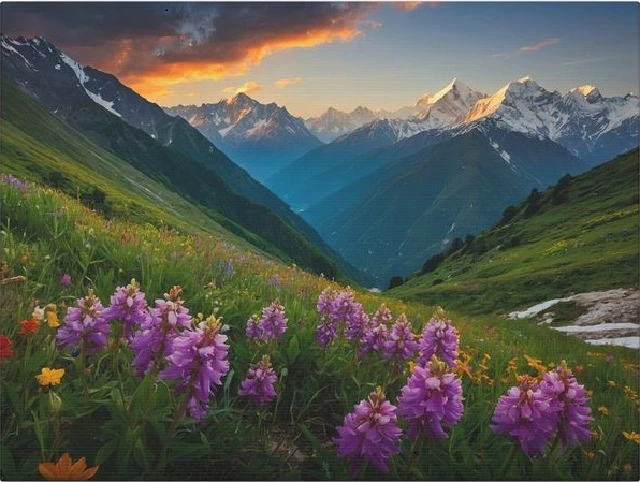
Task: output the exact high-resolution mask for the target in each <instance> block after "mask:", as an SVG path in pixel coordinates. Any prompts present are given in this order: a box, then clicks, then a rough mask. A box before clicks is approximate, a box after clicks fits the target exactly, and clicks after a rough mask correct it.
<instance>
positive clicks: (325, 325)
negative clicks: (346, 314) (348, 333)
mask: <svg viewBox="0 0 640 482" xmlns="http://www.w3.org/2000/svg"><path fill="white" fill-rule="evenodd" d="M337 329H338V322H337V321H336V320H334V319H333V318H328V319H327V318H324V317H323V318H322V320H320V324H319V325H318V326H316V340H318V344H319V345H320V346H322V347H325V346H327V345H328V344H329V343H331V340H333V339H334V338H335V337H336V336H337Z"/></svg>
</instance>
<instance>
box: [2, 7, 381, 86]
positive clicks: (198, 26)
mask: <svg viewBox="0 0 640 482" xmlns="http://www.w3.org/2000/svg"><path fill="white" fill-rule="evenodd" d="M372 8H375V6H374V5H373V4H366V3H236V2H231V3H124V2H122V3H121V2H110V3H75V2H74V3H40V2H38V3H11V2H8V3H7V2H5V3H3V4H2V32H3V33H4V34H8V35H10V36H18V35H23V36H29V37H31V36H36V35H39V36H43V37H45V38H46V39H47V40H49V41H51V42H53V43H54V44H56V45H57V46H58V47H59V48H61V49H62V50H63V51H65V52H67V53H69V54H70V55H71V56H73V57H74V58H76V59H77V60H79V61H81V62H84V63H89V64H92V65H94V66H96V67H98V68H102V69H104V70H108V71H109V72H112V73H114V74H116V75H118V76H124V77H127V76H132V75H143V76H144V75H147V76H151V75H155V76H162V75H164V74H168V73H169V74H175V72H176V71H177V70H179V69H180V68H182V69H183V70H184V72H186V73H187V74H188V72H192V73H193V74H194V76H195V77H198V78H206V77H213V78H215V77H221V76H224V75H225V72H226V73H227V74H229V73H238V72H240V71H242V70H243V69H244V70H245V71H246V70H247V68H248V66H250V65H255V64H257V63H259V62H260V61H261V60H262V58H264V57H265V56H266V55H269V54H271V53H273V52H274V51H277V50H282V49H286V48H294V47H312V46H315V45H319V44H322V43H328V42H332V41H334V40H341V41H348V40H351V39H352V38H353V37H354V36H355V35H357V34H358V33H359V32H358V29H357V24H358V22H359V21H360V20H361V19H362V18H363V17H365V16H366V14H367V12H368V11H370V10H371V9H372ZM167 69H168V70H167ZM187 76H188V75H187Z"/></svg>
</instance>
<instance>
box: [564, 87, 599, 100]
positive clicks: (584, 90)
mask: <svg viewBox="0 0 640 482" xmlns="http://www.w3.org/2000/svg"><path fill="white" fill-rule="evenodd" d="M594 90H595V91H597V90H598V89H596V88H595V87H594V86H593V85H588V84H587V85H581V86H580V87H575V88H573V89H571V90H570V91H569V92H576V91H577V92H580V93H581V94H582V95H583V96H585V97H586V96H587V95H589V94H590V93H591V92H593V91H594Z"/></svg>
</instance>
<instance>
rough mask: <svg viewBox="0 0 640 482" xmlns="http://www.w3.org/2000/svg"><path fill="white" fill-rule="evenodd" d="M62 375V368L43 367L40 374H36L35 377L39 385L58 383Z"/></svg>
mask: <svg viewBox="0 0 640 482" xmlns="http://www.w3.org/2000/svg"><path fill="white" fill-rule="evenodd" d="M63 375H64V368H57V369H56V368H54V369H51V368H46V367H45V368H43V369H42V373H41V374H40V375H36V379H37V380H38V383H39V384H40V385H42V386H43V387H44V386H47V385H59V384H60V379H61V378H62V376H63Z"/></svg>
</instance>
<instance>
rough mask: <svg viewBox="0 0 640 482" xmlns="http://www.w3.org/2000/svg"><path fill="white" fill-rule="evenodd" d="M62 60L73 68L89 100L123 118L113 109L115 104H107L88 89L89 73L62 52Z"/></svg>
mask: <svg viewBox="0 0 640 482" xmlns="http://www.w3.org/2000/svg"><path fill="white" fill-rule="evenodd" d="M60 59H62V61H63V62H64V63H65V64H67V65H68V66H69V67H71V69H72V70H73V72H74V73H75V74H76V77H77V78H78V82H80V86H81V87H82V88H83V89H84V91H85V92H86V93H87V95H88V96H89V98H90V99H91V100H92V101H94V102H95V103H96V104H98V105H100V106H102V107H104V108H105V109H106V110H107V111H109V112H111V113H112V114H114V115H117V116H118V117H122V116H121V115H120V114H119V113H118V112H116V110H115V109H114V108H113V102H107V101H106V100H104V99H103V98H102V97H100V95H99V94H96V93H94V92H91V91H90V90H89V89H87V87H86V86H85V85H84V84H86V83H87V82H89V76H88V75H87V73H86V72H85V71H84V69H83V68H82V67H81V66H80V65H79V64H78V63H77V62H76V61H75V60H73V59H72V58H70V57H67V56H66V55H65V54H63V53H62V52H60Z"/></svg>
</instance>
